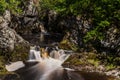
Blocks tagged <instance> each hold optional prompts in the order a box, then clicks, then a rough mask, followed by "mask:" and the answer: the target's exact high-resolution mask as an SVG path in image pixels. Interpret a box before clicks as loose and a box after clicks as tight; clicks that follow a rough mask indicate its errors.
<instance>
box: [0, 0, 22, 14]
mask: <svg viewBox="0 0 120 80" xmlns="http://www.w3.org/2000/svg"><path fill="white" fill-rule="evenodd" d="M20 4H21V0H8V1H7V0H0V14H1V15H2V14H3V13H4V11H5V10H6V9H8V10H10V11H11V12H12V13H13V14H18V13H22V9H21V7H20V6H19V5H20Z"/></svg>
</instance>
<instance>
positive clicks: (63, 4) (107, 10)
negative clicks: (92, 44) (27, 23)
mask: <svg viewBox="0 0 120 80" xmlns="http://www.w3.org/2000/svg"><path fill="white" fill-rule="evenodd" d="M119 4H120V0H41V1H40V5H41V8H43V9H50V10H55V11H56V12H58V13H59V14H60V15H63V16H67V15H69V14H72V15H76V16H77V15H81V16H84V17H86V18H91V19H92V20H93V21H92V22H93V23H92V24H93V28H92V30H90V31H89V32H88V33H87V34H86V36H85V40H84V41H85V42H87V41H90V40H96V39H97V40H101V39H103V38H104V31H105V27H108V28H109V26H110V25H112V24H114V25H118V24H116V22H119V21H120V5H119Z"/></svg>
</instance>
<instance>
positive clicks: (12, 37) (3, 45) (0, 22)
mask: <svg viewBox="0 0 120 80" xmlns="http://www.w3.org/2000/svg"><path fill="white" fill-rule="evenodd" d="M9 15H10V14H9V13H6V15H5V16H4V17H2V16H0V49H1V51H2V52H4V51H13V50H14V49H15V46H17V45H18V44H21V45H24V46H26V45H29V43H28V42H27V41H25V40H24V39H23V38H22V37H21V36H19V35H18V34H17V33H16V31H15V30H13V29H11V28H10V27H9V26H8V24H9V21H10V16H9Z"/></svg>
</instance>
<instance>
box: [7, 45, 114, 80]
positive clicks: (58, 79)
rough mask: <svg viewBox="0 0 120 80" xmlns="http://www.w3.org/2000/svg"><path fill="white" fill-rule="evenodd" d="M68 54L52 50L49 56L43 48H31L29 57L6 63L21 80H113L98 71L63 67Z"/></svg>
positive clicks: (8, 68) (9, 69)
mask: <svg viewBox="0 0 120 80" xmlns="http://www.w3.org/2000/svg"><path fill="white" fill-rule="evenodd" d="M69 56H70V54H65V52H64V51H63V50H58V51H55V50H54V51H52V52H51V53H50V54H49V56H48V53H47V52H46V51H45V50H44V49H43V50H41V51H38V50H36V48H35V47H33V48H31V50H30V55H29V59H28V60H27V61H25V62H23V61H17V62H14V63H11V64H10V65H6V69H7V70H8V71H10V72H16V73H17V74H19V75H20V77H21V79H22V80H114V78H112V77H108V76H105V75H102V74H99V73H94V72H93V73H89V72H82V71H76V70H74V69H70V68H64V67H63V66H62V64H63V62H64V61H65V60H66V59H67V58H68V57H69Z"/></svg>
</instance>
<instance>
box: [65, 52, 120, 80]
mask: <svg viewBox="0 0 120 80" xmlns="http://www.w3.org/2000/svg"><path fill="white" fill-rule="evenodd" d="M96 57H97V54H94V53H92V52H84V53H75V54H72V55H71V57H70V58H69V59H68V60H67V61H66V62H65V63H64V64H63V66H65V67H69V68H72V69H75V70H77V71H85V72H90V73H91V72H93V73H94V72H95V73H96V72H97V73H100V74H103V75H106V76H111V77H114V78H116V79H118V80H119V79H120V66H119V65H113V64H104V63H103V62H104V61H101V60H99V59H97V58H96ZM113 80H114V79H113Z"/></svg>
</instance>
